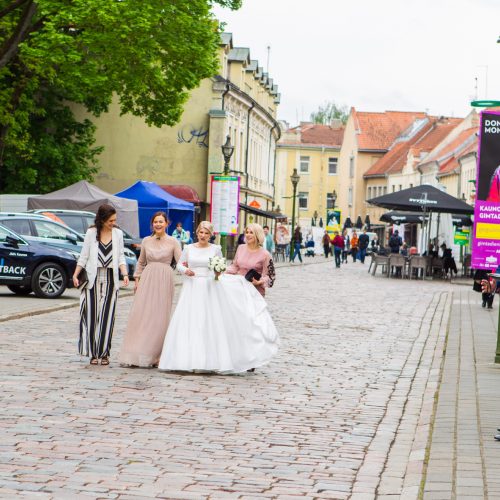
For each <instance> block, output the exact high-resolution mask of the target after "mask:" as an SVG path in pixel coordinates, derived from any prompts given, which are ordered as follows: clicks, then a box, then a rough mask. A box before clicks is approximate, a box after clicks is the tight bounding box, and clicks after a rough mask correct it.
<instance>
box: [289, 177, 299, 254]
mask: <svg viewBox="0 0 500 500" xmlns="http://www.w3.org/2000/svg"><path fill="white" fill-rule="evenodd" d="M290 180H291V181H292V186H293V195H292V238H291V243H290V260H292V258H293V250H294V242H293V235H294V232H295V197H296V196H297V184H298V183H299V181H300V175H299V174H298V173H297V169H296V168H294V169H293V174H292V175H291V176H290Z"/></svg>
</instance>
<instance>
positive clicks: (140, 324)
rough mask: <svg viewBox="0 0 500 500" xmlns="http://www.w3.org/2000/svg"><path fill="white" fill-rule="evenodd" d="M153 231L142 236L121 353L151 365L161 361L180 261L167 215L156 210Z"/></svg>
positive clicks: (132, 362)
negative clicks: (133, 295) (133, 293)
mask: <svg viewBox="0 0 500 500" xmlns="http://www.w3.org/2000/svg"><path fill="white" fill-rule="evenodd" d="M151 224H152V226H153V234H152V235H151V236H147V237H146V238H144V239H143V240H142V244H141V254H140V256H139V260H138V262H137V269H136V271H135V274H134V278H135V286H134V290H135V297H134V303H133V304H132V309H131V310H130V314H129V317H128V323H127V329H126V331H125V335H124V337H123V343H122V347H121V350H120V355H119V357H118V359H119V361H120V363H121V364H124V365H128V366H141V367H145V368H146V367H151V366H155V365H157V364H158V360H159V359H160V354H161V349H162V346H163V341H164V340H165V334H166V333H167V328H168V323H169V320H170V311H171V308H172V300H173V297H174V277H173V270H172V267H171V264H172V261H173V259H175V261H176V262H177V263H179V264H180V263H181V260H180V257H181V247H180V245H179V243H178V241H177V240H176V239H175V238H174V237H172V236H169V235H168V234H166V232H165V231H166V229H167V226H168V218H167V215H166V214H165V213H164V212H156V213H155V214H154V215H153V217H152V218H151Z"/></svg>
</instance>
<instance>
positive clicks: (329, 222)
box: [326, 208, 342, 235]
mask: <svg viewBox="0 0 500 500" xmlns="http://www.w3.org/2000/svg"><path fill="white" fill-rule="evenodd" d="M341 217H342V211H341V210H339V209H338V208H333V209H328V210H327V211H326V230H327V231H328V234H330V235H332V234H333V232H334V231H338V232H339V233H341V232H342V227H341V226H340V223H341V222H342V221H341Z"/></svg>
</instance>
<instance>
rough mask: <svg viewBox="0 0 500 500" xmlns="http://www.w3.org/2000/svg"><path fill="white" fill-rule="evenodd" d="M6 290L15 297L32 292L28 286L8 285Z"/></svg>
mask: <svg viewBox="0 0 500 500" xmlns="http://www.w3.org/2000/svg"><path fill="white" fill-rule="evenodd" d="M7 288H8V289H9V290H10V291H11V292H14V293H15V294H16V295H29V294H30V293H31V292H32V291H33V289H32V288H31V287H30V286H28V285H8V286H7Z"/></svg>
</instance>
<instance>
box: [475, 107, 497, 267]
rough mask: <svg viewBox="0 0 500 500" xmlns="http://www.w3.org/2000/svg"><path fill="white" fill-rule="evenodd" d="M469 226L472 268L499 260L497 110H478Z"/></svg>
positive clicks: (490, 265) (486, 265) (488, 264)
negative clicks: (477, 150) (476, 149)
mask: <svg viewBox="0 0 500 500" xmlns="http://www.w3.org/2000/svg"><path fill="white" fill-rule="evenodd" d="M476 190H477V191H476V203H475V205H474V226H473V230H472V262H471V267H472V268H474V269H496V268H497V266H498V265H499V264H500V112H498V111H483V112H481V127H480V135H479V152H478V159H477V170H476Z"/></svg>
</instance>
